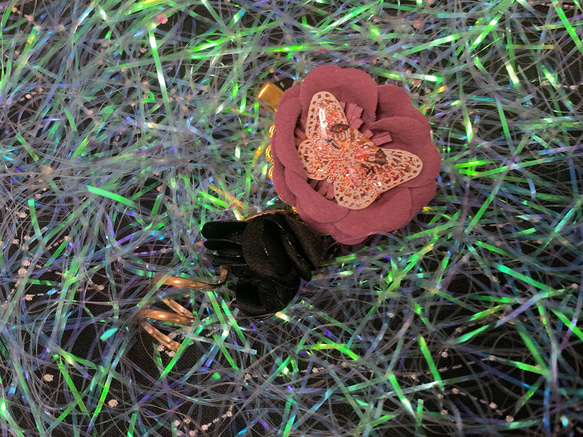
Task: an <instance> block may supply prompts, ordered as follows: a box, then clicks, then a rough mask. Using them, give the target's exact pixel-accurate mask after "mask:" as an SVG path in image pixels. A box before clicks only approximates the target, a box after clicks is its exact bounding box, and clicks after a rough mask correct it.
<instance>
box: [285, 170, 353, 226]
mask: <svg viewBox="0 0 583 437" xmlns="http://www.w3.org/2000/svg"><path fill="white" fill-rule="evenodd" d="M285 182H286V184H287V186H288V187H293V192H294V194H295V195H296V208H297V209H298V214H299V215H300V217H301V218H302V219H303V220H304V221H306V220H307V219H310V220H312V221H318V222H320V223H330V222H333V221H336V220H340V219H342V218H343V217H345V216H346V215H347V214H348V211H349V210H348V209H347V208H342V207H341V206H339V205H338V204H337V203H336V201H334V200H328V199H326V198H325V197H323V196H322V195H320V194H318V193H317V192H316V191H314V189H313V188H312V187H310V185H309V184H308V182H307V180H306V175H303V176H300V175H298V174H297V173H294V172H289V171H286V172H285Z"/></svg>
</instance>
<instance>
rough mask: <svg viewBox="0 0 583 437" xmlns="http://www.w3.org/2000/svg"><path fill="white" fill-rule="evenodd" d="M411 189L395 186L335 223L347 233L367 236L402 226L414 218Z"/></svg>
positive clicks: (341, 230) (354, 235)
mask: <svg viewBox="0 0 583 437" xmlns="http://www.w3.org/2000/svg"><path fill="white" fill-rule="evenodd" d="M411 206H412V203H411V195H410V194H409V190H407V189H400V188H395V189H392V190H390V191H387V192H386V193H383V194H382V195H381V196H380V197H379V198H378V199H377V200H376V201H375V202H374V203H373V204H371V205H370V206H369V207H368V208H364V209H359V210H355V211H350V213H349V214H348V215H347V216H346V217H344V218H343V219H342V220H338V221H337V222H336V223H335V225H336V227H337V228H338V230H339V231H340V232H342V233H343V234H345V235H350V236H352V237H354V238H356V237H366V236H368V235H372V234H380V233H383V232H390V231H393V230H395V229H399V228H402V227H403V226H405V225H406V224H407V223H408V222H409V221H410V220H411V219H412V218H413V215H414V213H413V211H412V210H411Z"/></svg>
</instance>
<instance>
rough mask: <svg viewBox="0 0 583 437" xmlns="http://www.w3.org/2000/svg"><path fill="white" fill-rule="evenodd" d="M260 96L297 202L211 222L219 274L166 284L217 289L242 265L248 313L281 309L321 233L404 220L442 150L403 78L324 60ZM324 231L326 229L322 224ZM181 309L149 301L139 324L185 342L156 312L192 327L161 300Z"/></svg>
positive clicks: (273, 152)
mask: <svg viewBox="0 0 583 437" xmlns="http://www.w3.org/2000/svg"><path fill="white" fill-rule="evenodd" d="M257 98H258V100H260V101H261V102H263V103H264V104H265V105H266V107H267V109H269V110H270V111H271V112H274V113H275V123H274V125H273V126H272V127H271V129H270V130H269V134H270V136H271V145H269V146H268V147H267V150H266V156H267V159H268V160H269V161H270V162H272V163H273V166H272V168H271V169H270V172H269V175H270V178H271V179H272V181H273V184H274V187H275V190H276V192H277V193H278V195H279V197H280V198H281V199H282V200H283V201H284V202H285V203H287V204H288V205H290V206H291V207H292V208H293V212H290V211H283V210H278V211H267V212H265V213H261V214H258V215H255V216H252V217H250V218H248V219H246V220H244V221H214V222H209V223H206V224H205V225H204V226H203V228H202V235H203V236H204V237H205V238H206V241H205V243H204V245H205V247H206V248H207V249H208V250H210V251H213V254H212V255H210V257H211V260H212V264H213V265H214V266H217V267H218V266H221V276H220V279H219V281H218V282H217V283H214V284H210V283H205V282H200V281H193V280H187V279H183V278H177V277H168V278H167V279H166V280H165V281H164V282H163V284H164V285H173V286H176V287H183V288H190V289H197V290H202V289H214V288H217V287H219V286H221V285H223V284H224V283H225V282H226V281H227V275H228V274H229V271H230V272H231V273H232V274H233V276H234V280H233V281H232V284H231V288H232V290H233V291H234V292H235V296H236V303H237V306H238V307H239V308H240V309H241V311H242V312H243V313H244V314H246V315H248V316H263V315H267V314H273V313H275V312H277V311H280V310H282V309H283V308H285V307H286V306H287V305H288V303H289V302H290V301H291V299H292V298H293V297H294V296H295V294H296V293H297V290H298V288H299V287H300V284H301V279H304V280H306V281H307V280H309V279H310V278H311V276H312V271H313V270H315V269H317V268H318V267H319V266H320V263H321V261H322V254H323V251H324V248H323V244H322V239H321V237H320V236H319V235H318V233H317V232H321V233H326V234H330V235H331V236H332V237H333V238H334V239H335V240H336V241H338V242H340V243H345V244H356V243H360V242H362V241H363V240H364V239H365V238H366V237H367V236H369V235H372V234H378V233H384V232H390V231H393V230H395V229H398V228H401V227H403V226H405V225H406V224H407V223H408V222H409V221H411V220H412V219H413V217H414V216H415V214H416V213H417V212H418V211H419V210H420V209H421V208H422V207H423V206H425V205H426V204H427V203H428V202H429V201H430V200H431V199H432V198H433V196H434V194H435V187H436V183H435V178H436V176H437V174H438V172H439V168H440V165H441V158H440V155H439V152H438V151H437V149H436V147H435V146H434V145H433V143H432V141H431V129H430V126H429V122H428V121H427V119H426V118H425V117H424V116H423V114H422V113H421V112H420V111H418V110H417V109H415V108H414V107H413V106H412V104H411V99H410V98H409V96H408V94H407V93H406V92H405V91H404V90H403V89H401V88H399V87H397V86H394V85H381V86H378V85H377V84H376V83H375V82H374V80H373V79H372V78H371V77H370V76H369V75H368V74H366V73H364V72H363V71H360V70H355V69H341V68H339V67H335V66H330V65H325V66H322V67H318V68H316V69H315V70H313V71H312V72H310V73H309V74H308V75H307V76H306V78H305V79H304V81H303V82H302V83H301V84H300V85H297V86H294V87H291V88H289V89H288V90H287V91H285V92H284V91H283V90H281V89H280V88H279V87H277V86H276V85H274V84H273V83H267V84H266V85H264V86H263V88H262V89H261V90H260V92H259V94H258V96H257ZM316 231H317V232H316ZM161 300H162V302H163V303H165V304H166V305H167V306H168V307H169V308H170V309H171V310H172V311H174V312H173V313H169V312H166V311H161V310H157V309H152V308H144V309H142V310H140V312H139V313H138V318H139V323H140V325H141V326H142V327H143V328H144V329H145V330H146V332H148V333H149V334H150V335H152V336H153V337H154V338H155V339H156V340H158V341H159V342H160V343H162V344H163V345H164V346H166V347H168V348H169V349H174V350H176V349H178V347H179V345H178V343H176V342H174V341H173V340H171V339H170V338H169V337H168V336H166V335H164V334H162V333H161V332H160V331H159V330H158V329H156V328H154V327H153V326H152V325H151V324H150V323H149V322H148V320H157V321H160V322H164V323H170V324H175V325H182V326H188V325H189V324H191V323H192V320H193V319H194V317H193V316H192V314H191V313H190V312H189V311H188V310H187V309H186V308H184V307H183V306H181V305H179V304H178V303H176V302H175V301H172V300H170V299H168V298H162V299H161Z"/></svg>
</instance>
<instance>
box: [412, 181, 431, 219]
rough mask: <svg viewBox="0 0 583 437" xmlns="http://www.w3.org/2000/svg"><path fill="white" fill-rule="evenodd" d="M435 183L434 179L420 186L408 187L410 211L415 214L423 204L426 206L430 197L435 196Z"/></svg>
mask: <svg viewBox="0 0 583 437" xmlns="http://www.w3.org/2000/svg"><path fill="white" fill-rule="evenodd" d="M436 186H437V184H436V183H435V179H434V180H433V181H431V182H429V183H428V184H426V185H423V186H422V187H414V188H410V189H409V193H410V194H411V211H412V212H413V213H414V214H417V212H419V211H420V210H421V208H423V207H424V206H427V204H428V203H429V202H431V199H433V198H434V197H435V190H436Z"/></svg>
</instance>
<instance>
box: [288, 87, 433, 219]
mask: <svg viewBox="0 0 583 437" xmlns="http://www.w3.org/2000/svg"><path fill="white" fill-rule="evenodd" d="M298 153H299V156H300V160H301V161H302V165H303V167H304V170H305V171H306V175H307V177H308V178H310V179H313V180H320V181H326V182H328V183H329V184H332V185H333V187H334V197H335V199H336V202H337V203H338V204H339V205H341V206H344V207H346V208H349V209H362V208H366V207H367V206H369V205H370V204H371V203H372V202H374V201H375V200H376V199H377V197H378V196H379V195H380V194H382V193H384V192H385V191H388V190H390V189H391V188H394V187H396V186H397V185H400V184H402V183H404V182H406V181H408V180H411V179H413V178H414V177H416V176H418V175H419V173H420V172H421V169H422V166H423V164H422V161H421V159H419V157H418V156H416V155H414V154H412V153H409V152H406V151H404V150H395V149H386V148H381V147H378V146H377V145H375V144H374V143H373V142H372V141H371V140H370V139H369V138H367V137H366V136H365V135H364V134H362V133H361V132H360V131H358V130H356V129H352V128H350V126H349V125H348V121H347V119H346V116H345V114H344V110H343V109H342V105H341V104H340V103H339V102H338V100H337V99H336V97H334V96H333V95H332V94H331V93H329V92H326V91H323V92H319V93H316V94H315V95H314V96H313V97H312V100H311V102H310V108H309V112H308V120H307V125H306V138H305V139H304V141H303V142H302V143H301V144H300V146H299V148H298Z"/></svg>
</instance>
